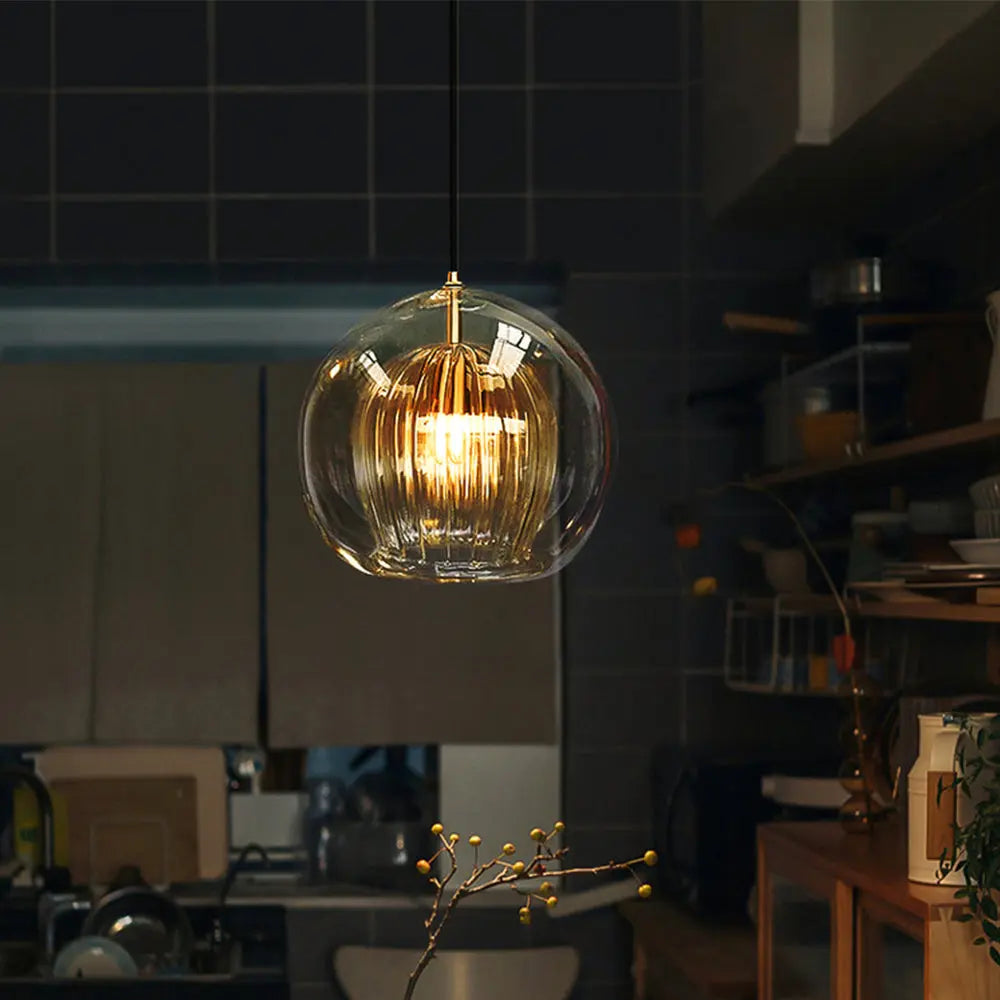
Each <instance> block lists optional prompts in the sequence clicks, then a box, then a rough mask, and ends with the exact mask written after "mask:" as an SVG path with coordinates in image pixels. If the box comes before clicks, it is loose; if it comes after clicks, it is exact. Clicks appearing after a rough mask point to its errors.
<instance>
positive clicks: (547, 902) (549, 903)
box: [545, 896, 559, 910]
mask: <svg viewBox="0 0 1000 1000" xmlns="http://www.w3.org/2000/svg"><path fill="white" fill-rule="evenodd" d="M558 902H559V897H558V896H549V898H548V899H547V900H545V905H546V906H547V907H548V908H549V909H550V910H551V909H552V907H553V906H555V905H556V903H558Z"/></svg>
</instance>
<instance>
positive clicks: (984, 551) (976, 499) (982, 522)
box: [951, 475, 1000, 566]
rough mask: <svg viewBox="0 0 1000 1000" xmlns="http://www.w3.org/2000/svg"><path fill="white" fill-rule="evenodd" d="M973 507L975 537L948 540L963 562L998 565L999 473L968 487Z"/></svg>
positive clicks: (999, 554) (999, 537)
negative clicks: (953, 540)
mask: <svg viewBox="0 0 1000 1000" xmlns="http://www.w3.org/2000/svg"><path fill="white" fill-rule="evenodd" d="M969 495H970V496H971V497H972V503H973V506H974V507H975V511H974V513H973V519H974V524H975V530H976V537H975V538H968V539H965V540H962V541H955V542H952V543H951V547H952V548H953V549H954V550H955V551H956V552H957V553H958V554H959V556H961V557H962V559H964V560H965V561H966V562H969V563H978V564H980V565H983V564H985V565H990V566H997V565H1000V475H998V476H987V477H986V478H985V479H980V480H977V481H976V482H974V483H973V484H972V485H971V486H970V487H969Z"/></svg>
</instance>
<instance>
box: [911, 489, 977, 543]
mask: <svg viewBox="0 0 1000 1000" xmlns="http://www.w3.org/2000/svg"><path fill="white" fill-rule="evenodd" d="M906 513H907V515H908V517H909V520H910V531H912V532H913V533H914V534H915V535H947V536H948V537H949V538H955V537H956V536H958V535H963V534H966V533H967V532H968V531H969V529H970V528H971V527H972V524H973V519H972V504H971V502H970V501H969V500H968V499H967V498H966V497H954V498H951V499H947V500H913V501H911V503H910V504H909V506H908V507H907V509H906Z"/></svg>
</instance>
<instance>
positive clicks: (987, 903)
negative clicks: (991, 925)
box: [979, 896, 997, 920]
mask: <svg viewBox="0 0 1000 1000" xmlns="http://www.w3.org/2000/svg"><path fill="white" fill-rule="evenodd" d="M979 905H980V907H981V908H982V911H983V913H985V914H986V916H988V917H989V918H990V920H996V919H997V904H996V901H995V900H994V899H993V898H992V897H991V896H983V898H982V899H981V900H980V901H979Z"/></svg>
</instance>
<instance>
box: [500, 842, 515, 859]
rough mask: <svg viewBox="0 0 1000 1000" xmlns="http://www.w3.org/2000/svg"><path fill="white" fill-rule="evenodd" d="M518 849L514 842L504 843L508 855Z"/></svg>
mask: <svg viewBox="0 0 1000 1000" xmlns="http://www.w3.org/2000/svg"><path fill="white" fill-rule="evenodd" d="M516 850H517V848H516V847H515V846H514V845H513V844H504V845H503V852H504V854H506V855H507V856H508V857H510V855H512V854H513V853H514V852H515V851H516Z"/></svg>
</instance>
